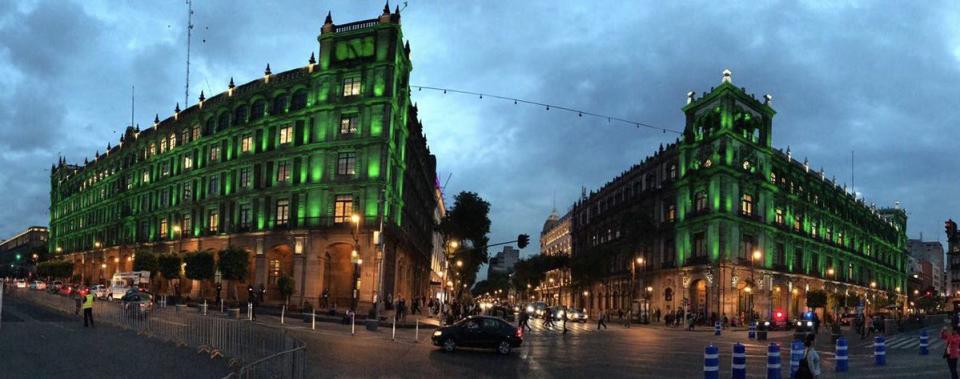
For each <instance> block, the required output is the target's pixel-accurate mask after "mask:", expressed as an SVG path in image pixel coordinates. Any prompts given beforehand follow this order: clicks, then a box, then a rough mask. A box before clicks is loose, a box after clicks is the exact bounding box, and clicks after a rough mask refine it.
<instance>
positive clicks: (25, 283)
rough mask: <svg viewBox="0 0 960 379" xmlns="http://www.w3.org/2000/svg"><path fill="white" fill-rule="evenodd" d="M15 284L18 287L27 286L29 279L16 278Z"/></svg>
mask: <svg viewBox="0 0 960 379" xmlns="http://www.w3.org/2000/svg"><path fill="white" fill-rule="evenodd" d="M13 284H14V285H15V286H16V287H17V288H27V281H25V280H23V279H17V280H14V281H13Z"/></svg>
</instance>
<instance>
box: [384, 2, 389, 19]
mask: <svg viewBox="0 0 960 379" xmlns="http://www.w3.org/2000/svg"><path fill="white" fill-rule="evenodd" d="M383 14H384V15H388V14H390V1H389V0H388V1H387V2H386V3H385V4H383Z"/></svg>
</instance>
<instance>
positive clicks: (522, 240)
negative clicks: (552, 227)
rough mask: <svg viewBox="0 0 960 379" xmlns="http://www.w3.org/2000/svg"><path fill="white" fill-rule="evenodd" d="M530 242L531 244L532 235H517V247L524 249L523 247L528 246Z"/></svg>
mask: <svg viewBox="0 0 960 379" xmlns="http://www.w3.org/2000/svg"><path fill="white" fill-rule="evenodd" d="M529 244H530V236H528V235H526V234H521V235H519V236H517V247H518V248H521V249H523V248H525V247H527V245H529Z"/></svg>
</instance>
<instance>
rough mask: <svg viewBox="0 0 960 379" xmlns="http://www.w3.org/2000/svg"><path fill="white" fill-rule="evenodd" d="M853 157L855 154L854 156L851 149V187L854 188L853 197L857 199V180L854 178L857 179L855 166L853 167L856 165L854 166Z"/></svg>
mask: <svg viewBox="0 0 960 379" xmlns="http://www.w3.org/2000/svg"><path fill="white" fill-rule="evenodd" d="M853 158H854V156H853V150H850V187H851V188H852V189H853V198H854V200H856V198H857V182H856V181H855V180H854V179H855V176H854V168H853V167H854V166H853V162H854V160H853Z"/></svg>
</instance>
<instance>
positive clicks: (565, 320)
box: [560, 311, 567, 334]
mask: <svg viewBox="0 0 960 379" xmlns="http://www.w3.org/2000/svg"><path fill="white" fill-rule="evenodd" d="M560 318H561V320H562V321H561V322H563V334H567V312H566V311H562V312H560Z"/></svg>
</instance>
